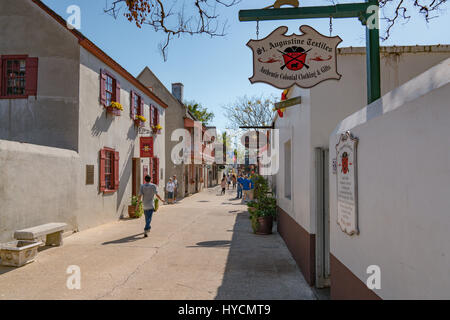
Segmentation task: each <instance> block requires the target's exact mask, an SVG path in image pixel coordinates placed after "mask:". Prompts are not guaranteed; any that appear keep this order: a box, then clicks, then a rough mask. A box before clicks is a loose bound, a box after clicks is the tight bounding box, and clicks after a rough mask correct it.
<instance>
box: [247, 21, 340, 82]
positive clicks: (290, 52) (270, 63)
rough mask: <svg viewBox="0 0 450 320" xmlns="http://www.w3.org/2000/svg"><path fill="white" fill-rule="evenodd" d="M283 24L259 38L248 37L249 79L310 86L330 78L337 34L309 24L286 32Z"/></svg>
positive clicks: (334, 68)
mask: <svg viewBox="0 0 450 320" xmlns="http://www.w3.org/2000/svg"><path fill="white" fill-rule="evenodd" d="M287 31H288V28H287V27H279V28H277V29H276V30H274V31H273V32H272V33H271V34H270V35H268V36H267V37H266V38H264V39H261V40H250V41H249V42H248V43H247V46H248V47H250V49H252V51H253V76H252V77H251V78H250V82H251V83H255V82H264V83H268V84H270V85H272V86H274V87H276V88H279V89H287V88H290V87H292V86H293V85H294V84H296V85H298V86H299V87H302V88H312V87H314V86H316V85H317V84H319V83H321V82H323V81H326V80H330V79H334V80H339V79H340V78H341V75H340V74H339V73H338V72H337V46H338V44H339V43H341V42H342V39H341V38H340V37H337V36H336V37H327V36H324V35H322V34H320V33H319V32H317V31H316V30H314V28H312V27H310V26H306V25H304V26H301V27H300V31H301V32H302V33H303V34H302V35H298V34H295V33H294V34H292V35H290V36H287V35H286V32H287Z"/></svg>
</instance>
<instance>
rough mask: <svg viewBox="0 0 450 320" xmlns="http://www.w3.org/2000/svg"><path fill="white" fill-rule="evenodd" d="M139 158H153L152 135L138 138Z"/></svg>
mask: <svg viewBox="0 0 450 320" xmlns="http://www.w3.org/2000/svg"><path fill="white" fill-rule="evenodd" d="M140 150H141V158H153V137H141V138H140Z"/></svg>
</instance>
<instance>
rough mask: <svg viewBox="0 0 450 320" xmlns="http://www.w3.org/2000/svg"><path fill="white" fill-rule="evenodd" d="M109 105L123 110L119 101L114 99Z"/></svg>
mask: <svg viewBox="0 0 450 320" xmlns="http://www.w3.org/2000/svg"><path fill="white" fill-rule="evenodd" d="M111 107H112V108H115V109H118V110H120V111H123V107H122V105H121V104H120V103H119V102H115V101H113V102H111Z"/></svg>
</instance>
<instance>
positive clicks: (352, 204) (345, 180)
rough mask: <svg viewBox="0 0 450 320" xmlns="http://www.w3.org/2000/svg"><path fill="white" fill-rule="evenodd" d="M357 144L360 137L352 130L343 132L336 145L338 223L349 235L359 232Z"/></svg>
mask: <svg viewBox="0 0 450 320" xmlns="http://www.w3.org/2000/svg"><path fill="white" fill-rule="evenodd" d="M357 146H358V139H357V138H355V137H353V136H352V134H351V133H350V132H346V133H345V134H342V135H341V137H340V139H339V143H338V144H337V145H336V160H337V173H336V180H337V223H338V225H339V226H340V227H341V230H342V231H343V232H345V233H347V234H348V235H354V234H359V229H358V175H357V163H356V161H357V157H356V149H357Z"/></svg>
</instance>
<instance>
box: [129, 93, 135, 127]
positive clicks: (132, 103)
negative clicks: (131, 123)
mask: <svg viewBox="0 0 450 320" xmlns="http://www.w3.org/2000/svg"><path fill="white" fill-rule="evenodd" d="M134 95H135V93H134V91H133V90H131V91H130V96H131V102H130V117H131V119H133V120H134V116H135V115H134Z"/></svg>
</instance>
